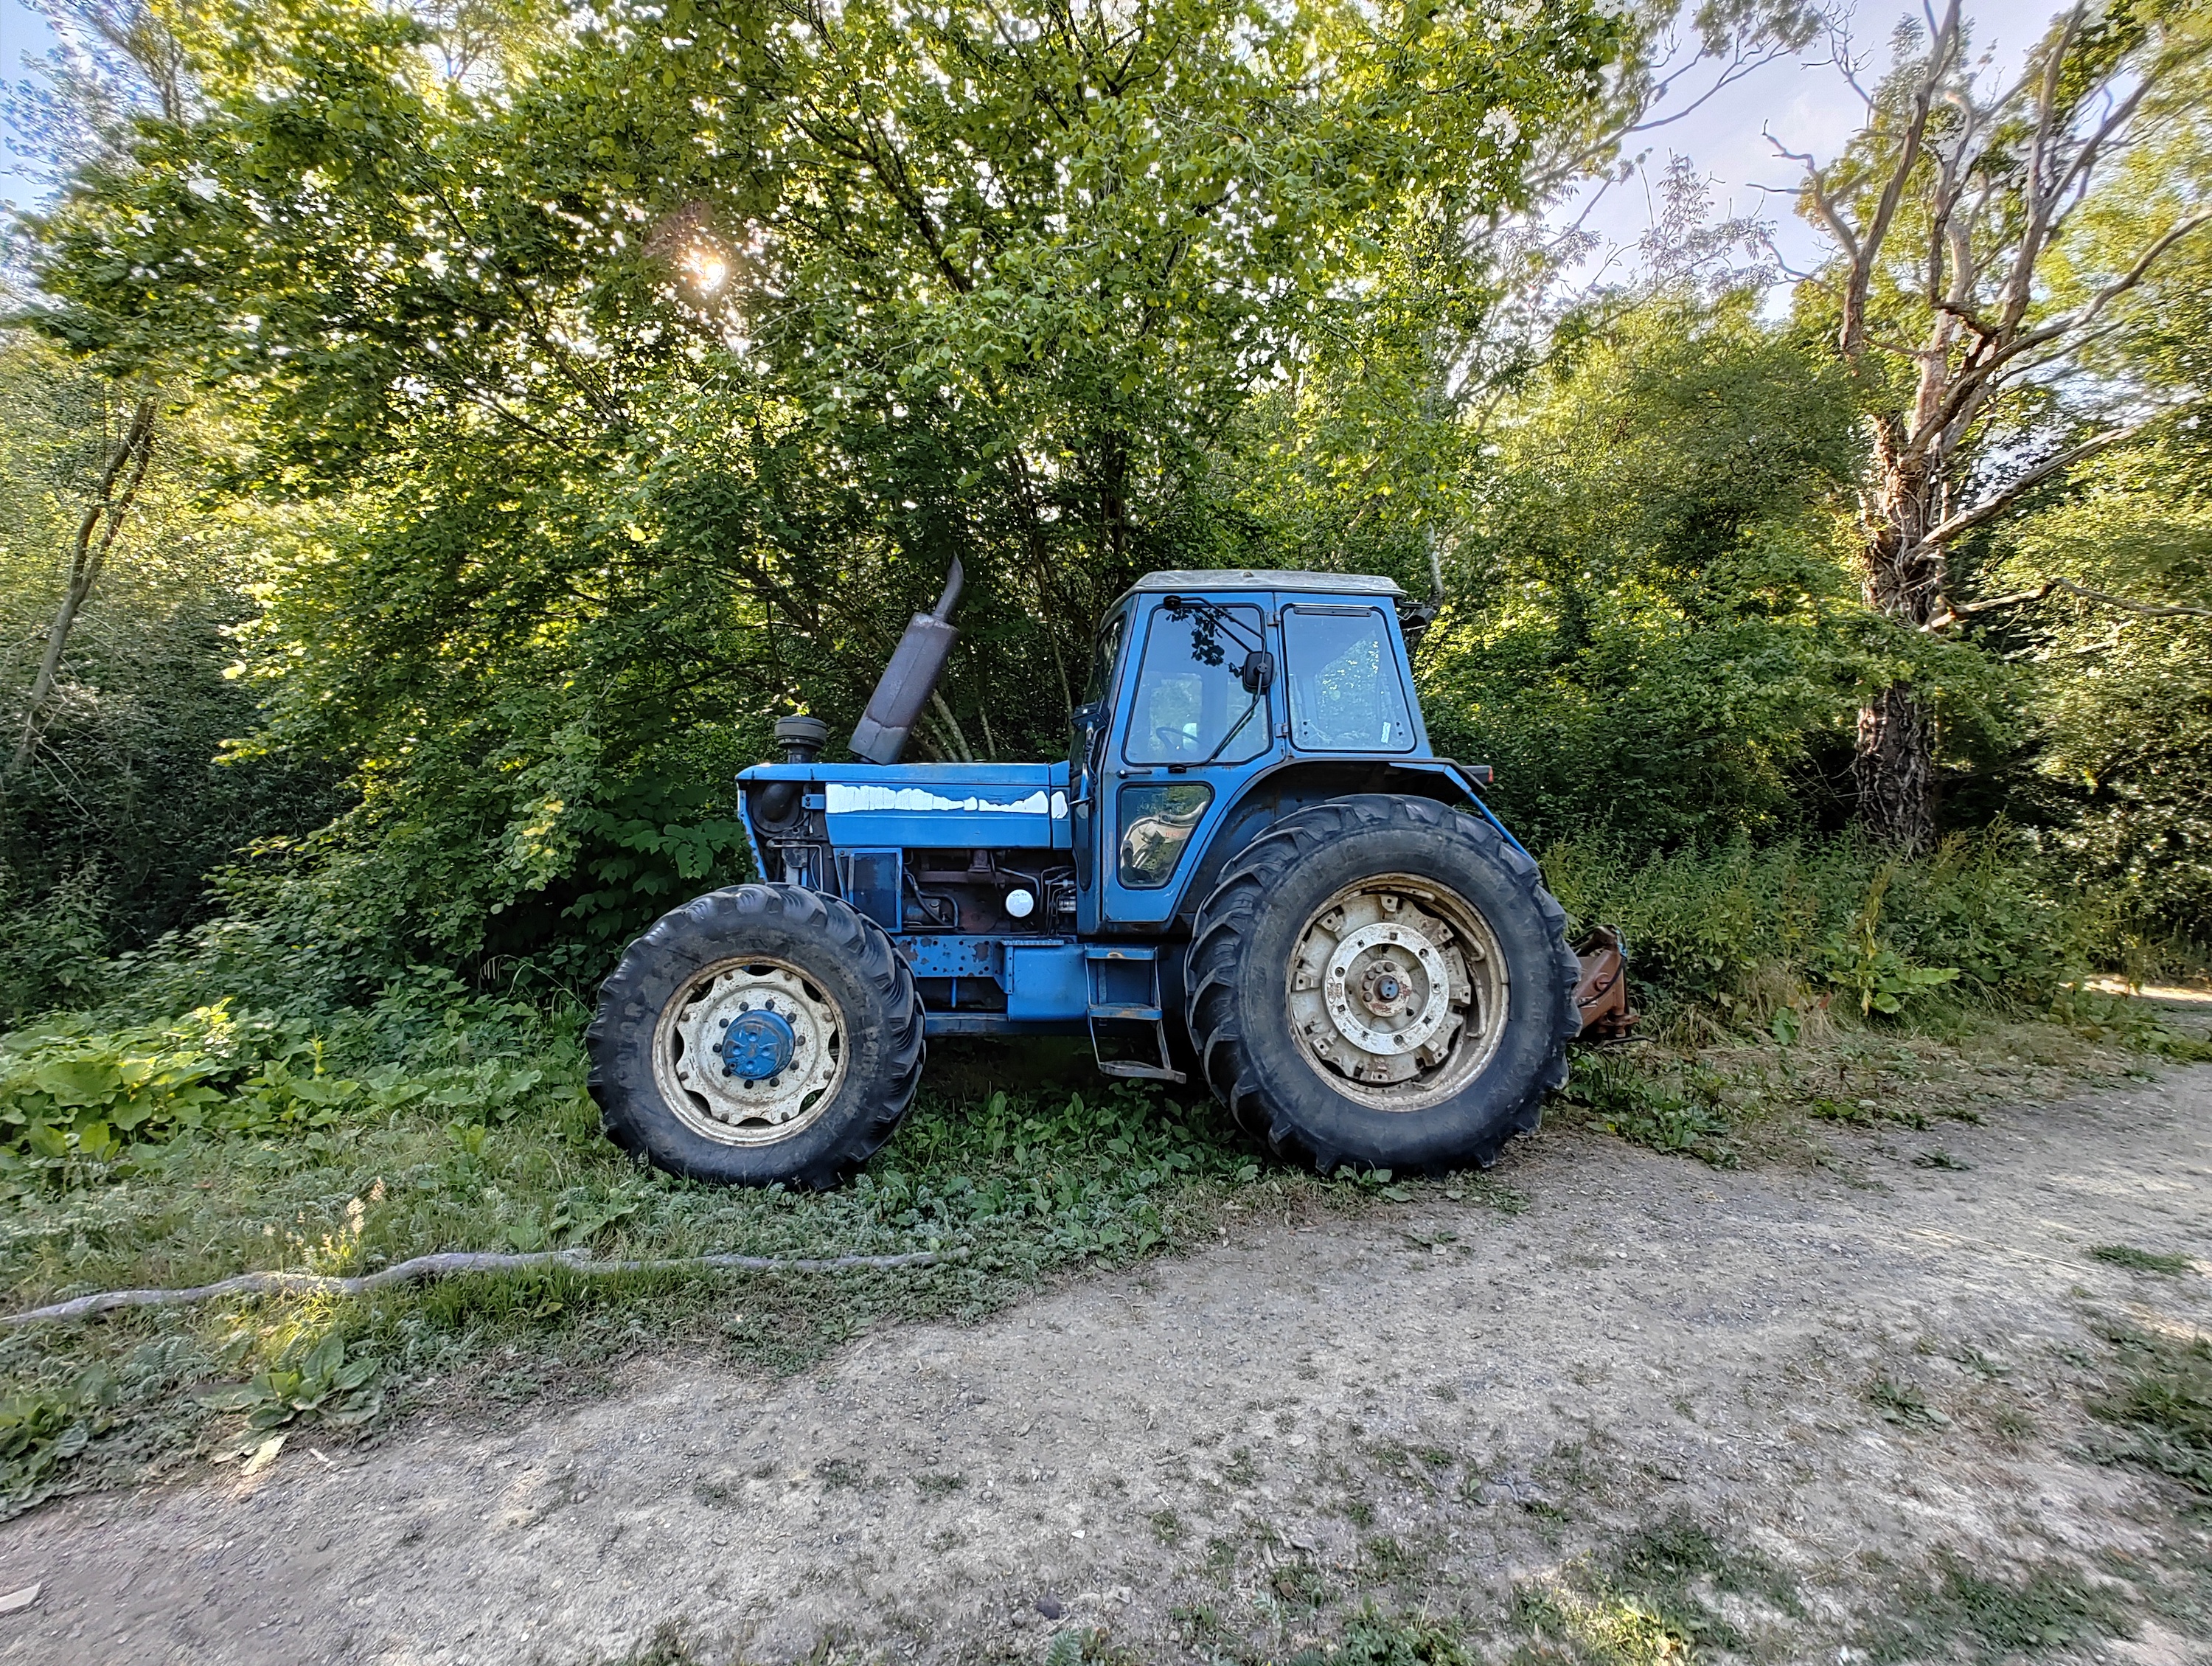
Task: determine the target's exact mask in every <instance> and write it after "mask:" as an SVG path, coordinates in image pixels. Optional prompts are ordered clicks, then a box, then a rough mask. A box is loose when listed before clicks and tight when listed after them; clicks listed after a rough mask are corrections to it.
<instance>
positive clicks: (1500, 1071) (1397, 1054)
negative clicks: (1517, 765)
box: [1187, 793, 1581, 1174]
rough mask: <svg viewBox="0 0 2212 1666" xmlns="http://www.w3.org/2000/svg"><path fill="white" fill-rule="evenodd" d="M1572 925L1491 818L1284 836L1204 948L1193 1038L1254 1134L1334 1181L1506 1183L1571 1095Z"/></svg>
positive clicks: (1220, 908) (1271, 844)
mask: <svg viewBox="0 0 2212 1666" xmlns="http://www.w3.org/2000/svg"><path fill="white" fill-rule="evenodd" d="M1577 970H1578V967H1577V962H1576V959H1575V957H1574V954H1573V952H1572V951H1571V950H1570V949H1569V948H1568V946H1567V942H1566V915H1565V911H1564V910H1563V909H1561V908H1560V907H1559V903H1557V902H1556V901H1555V900H1554V899H1553V897H1552V896H1551V894H1550V893H1549V892H1548V891H1546V890H1545V889H1544V886H1543V882H1542V879H1541V876H1540V875H1539V874H1538V873H1537V871H1536V864H1535V863H1534V861H1532V860H1530V859H1529V858H1528V855H1527V854H1525V853H1523V852H1522V851H1521V850H1520V849H1519V848H1516V846H1514V845H1513V844H1512V843H1511V842H1509V841H1508V840H1506V839H1505V838H1504V836H1501V835H1500V834H1499V833H1498V830H1497V829H1496V828H1494V827H1493V826H1492V825H1491V824H1490V823H1489V822H1488V821H1486V819H1484V818H1481V817H1480V816H1472V815H1467V814H1463V813H1462V812H1458V811H1455V810H1453V809H1450V808H1449V807H1447V806H1443V805H1440V804H1437V803H1435V802H1433V801H1431V800H1427V799H1415V798H1398V797H1393V796H1389V795H1385V794H1382V793H1362V794H1359V795H1357V796H1350V797H1346V798H1340V799H1331V800H1328V801H1327V802H1325V803H1322V804H1316V805H1310V806H1307V807H1305V808H1304V809H1302V810H1298V811H1295V812H1292V813H1291V814H1290V815H1288V816H1285V818H1283V819H1282V820H1280V821H1279V822H1277V823H1275V824H1273V826H1272V827H1270V828H1268V829H1267V831H1266V832H1264V833H1262V834H1261V835H1260V836H1258V837H1257V838H1255V839H1254V840H1253V841H1252V842H1251V843H1250V844H1249V845H1247V846H1246V847H1245V848H1243V850H1242V851H1240V852H1238V853H1237V854H1236V855H1235V856H1233V857H1231V859H1230V860H1229V863H1228V865H1227V866H1226V867H1225V869H1224V871H1223V873H1222V877H1221V880H1220V883H1219V884H1218V885H1217V886H1216V888H1215V889H1214V891H1212V894H1211V895H1210V896H1208V897H1207V898H1206V901H1205V903H1203V904H1202V905H1200V909H1199V911H1198V917H1197V921H1196V922H1195V927H1194V931H1193V933H1192V938H1191V947H1190V956H1189V961H1188V974H1187V976H1188V986H1189V997H1188V1000H1189V1023H1190V1033H1191V1037H1192V1039H1193V1041H1194V1043H1195V1044H1196V1046H1197V1049H1198V1052H1199V1057H1200V1061H1201V1063H1202V1065H1203V1067H1204V1070H1205V1074H1206V1082H1207V1085H1209V1086H1210V1087H1212V1090H1213V1091H1214V1093H1215V1095H1216V1096H1217V1097H1219V1098H1220V1099H1221V1100H1222V1101H1223V1102H1224V1103H1225V1104H1227V1105H1228V1107H1229V1109H1230V1110H1231V1113H1232V1114H1233V1115H1234V1116H1236V1117H1237V1121H1238V1122H1240V1123H1242V1124H1243V1126H1244V1127H1246V1128H1249V1129H1250V1130H1251V1131H1252V1132H1254V1133H1255V1134H1261V1135H1262V1136H1264V1137H1265V1138H1266V1139H1267V1140H1268V1141H1269V1143H1270V1144H1272V1145H1273V1146H1274V1147H1275V1148H1276V1150H1278V1151H1279V1152H1283V1153H1285V1155H1293V1156H1300V1157H1303V1158H1306V1159H1307V1160H1310V1161H1311V1162H1312V1163H1313V1164H1314V1165H1315V1166H1316V1168H1318V1169H1319V1170H1321V1171H1322V1173H1324V1174H1327V1173H1330V1172H1333V1171H1334V1170H1335V1169H1336V1167H1337V1166H1338V1165H1339V1164H1343V1163H1352V1164H1360V1165H1371V1166H1375V1167H1381V1168H1389V1169H1410V1170H1437V1169H1445V1168H1455V1167H1464V1166H1467V1165H1468V1164H1479V1165H1482V1166H1487V1165H1488V1164H1491V1163H1492V1162H1493V1161H1494V1160H1496V1158H1497V1156H1498V1149H1499V1147H1500V1146H1503V1145H1504V1142H1505V1141H1506V1140H1507V1139H1509V1138H1510V1136H1511V1135H1513V1134H1516V1133H1521V1132H1524V1131H1527V1130H1528V1129H1532V1128H1534V1127H1535V1126H1536V1125H1537V1122H1538V1121H1539V1119H1540V1117H1541V1115H1542V1107H1543V1099H1544V1095H1545V1094H1546V1093H1547V1092H1548V1091H1551V1090H1553V1089H1554V1088H1559V1087H1563V1086H1565V1085H1566V1079H1567V1062H1566V1043H1568V1041H1570V1040H1571V1039H1572V1037H1574V1036H1575V1035H1576V1034H1577V1031H1579V1030H1580V1028H1581V1018H1580V1016H1579V1014H1578V1013H1577V1010H1576V1007H1575V980H1576V976H1577Z"/></svg>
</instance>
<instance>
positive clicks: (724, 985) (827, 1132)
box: [586, 885, 922, 1187]
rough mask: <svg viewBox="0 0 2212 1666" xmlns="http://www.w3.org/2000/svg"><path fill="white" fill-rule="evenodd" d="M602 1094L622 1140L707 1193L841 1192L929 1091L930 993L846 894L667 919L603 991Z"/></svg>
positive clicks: (789, 893)
mask: <svg viewBox="0 0 2212 1666" xmlns="http://www.w3.org/2000/svg"><path fill="white" fill-rule="evenodd" d="M586 1044H587V1045H588V1047H589V1048H590V1050H591V1058H592V1074H591V1089H592V1097H593V1098H595V1099H597V1100H598V1101H599V1111H600V1115H601V1116H602V1117H603V1118H604V1119H605V1124H606V1130H607V1133H608V1134H609V1136H610V1137H611V1138H612V1139H613V1140H614V1141H615V1143H616V1144H617V1145H619V1146H622V1147H623V1149H624V1150H626V1151H631V1152H638V1153H639V1154H641V1155H642V1156H644V1157H646V1158H648V1159H650V1160H651V1161H652V1162H653V1164H655V1165H656V1166H658V1167H660V1168H663V1169H666V1170H669V1171H671V1173H674V1174H680V1175H685V1176H688V1177H691V1178H693V1179H696V1180H715V1181H722V1182H726V1183H733V1184H738V1185H749V1186H766V1185H771V1184H774V1183H776V1182H778V1181H782V1182H785V1183H795V1182H803V1183H805V1184H807V1185H810V1186H815V1187H828V1186H833V1185H835V1184H836V1183H837V1181H838V1180H839V1178H840V1177H842V1176H843V1175H845V1174H846V1173H847V1172H848V1171H849V1170H852V1169H854V1168H856V1167H858V1166H859V1165H860V1164H862V1163H865V1162H866V1160H867V1159H868V1158H869V1157H870V1156H871V1155H872V1154H873V1153H874V1152H875V1150H876V1148H877V1147H878V1146H881V1145H882V1144H883V1143H884V1140H886V1139H888V1138H890V1132H891V1130H892V1129H893V1128H896V1126H897V1125H898V1121H899V1118H900V1117H902V1116H904V1115H905V1114H906V1109H907V1106H908V1104H909V1103H910V1102H911V1101H912V1100H913V1098H914V1091H915V1085H916V1084H917V1083H918V1082H920V1080H921V1059H922V1021H921V996H920V995H919V994H917V993H916V991H915V985H914V975H913V973H912V972H911V971H910V970H908V966H907V964H906V962H905V961H904V960H903V959H902V958H900V956H899V955H898V953H897V952H896V950H894V949H893V948H892V947H891V941H890V938H889V937H887V936H885V935H884V931H883V928H882V927H879V926H878V925H877V924H876V923H875V922H874V921H872V920H869V919H867V918H866V917H865V916H863V915H860V914H859V913H857V912H855V911H854V909H851V908H850V907H848V906H847V905H846V903H843V902H842V901H841V900H840V899H838V898H837V897H825V896H823V894H822V893H821V892H819V891H806V890H804V889H802V888H800V887H799V886H796V885H735V886H732V887H731V888H730V889H729V890H727V891H710V892H708V894H707V895H706V896H704V897H696V898H695V899H694V900H692V901H691V902H689V903H685V904H684V906H683V907H682V908H680V909H675V910H673V911H672V912H671V913H668V914H665V915H662V916H661V917H660V919H659V920H658V921H655V922H654V924H653V927H652V928H651V929H650V930H648V931H647V933H645V935H644V936H642V937H641V938H639V939H637V941H636V942H635V943H633V944H631V945H629V949H628V951H627V952H624V954H623V958H622V963H621V964H619V965H618V966H617V967H616V968H615V970H614V973H613V975H612V976H610V977H609V978H608V979H607V981H606V982H605V984H604V985H602V986H601V988H600V990H599V1012H598V1013H597V1015H596V1016H595V1017H594V1018H592V1027H591V1029H590V1031H588V1032H587V1033H586Z"/></svg>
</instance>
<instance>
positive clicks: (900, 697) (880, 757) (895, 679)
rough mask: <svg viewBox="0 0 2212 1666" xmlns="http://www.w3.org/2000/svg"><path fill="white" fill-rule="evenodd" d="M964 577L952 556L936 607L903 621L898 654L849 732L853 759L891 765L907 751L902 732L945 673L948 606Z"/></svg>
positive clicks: (951, 637) (951, 635) (950, 635)
mask: <svg viewBox="0 0 2212 1666" xmlns="http://www.w3.org/2000/svg"><path fill="white" fill-rule="evenodd" d="M965 576H966V575H964V574H963V572H962V571H961V568H960V558H959V557H958V556H954V557H953V558H952V570H951V572H949V573H947V574H946V575H945V593H944V594H943V595H941V596H939V598H938V599H937V606H936V607H935V608H934V609H933V611H930V612H927V613H917V614H915V616H914V617H913V618H911V619H910V620H908V622H907V627H906V635H903V636H902V637H900V638H899V645H898V652H896V654H892V655H891V662H890V664H889V665H888V666H884V675H883V680H882V681H881V682H879V683H878V684H876V691H875V693H874V694H872V695H871V696H869V697H868V709H867V711H866V713H865V714H862V716H861V718H860V727H858V728H856V729H854V731H853V755H854V757H863V758H866V760H867V761H868V762H869V763H897V762H898V761H899V754H900V753H901V752H902V751H905V750H906V737H907V733H908V730H910V729H912V728H913V727H914V726H915V724H916V723H918V722H920V721H921V712H922V708H923V707H925V706H927V704H928V703H929V696H931V695H933V694H934V693H936V692H937V679H938V678H939V677H941V676H943V675H944V673H945V657H946V656H947V655H948V654H951V652H952V644H953V643H954V642H956V641H958V640H959V637H960V632H959V631H958V630H957V629H956V628H955V627H954V625H953V623H952V609H953V606H954V605H955V604H957V602H958V601H959V599H960V586H961V583H962V581H963V579H964V577H965Z"/></svg>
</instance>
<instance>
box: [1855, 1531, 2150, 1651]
mask: <svg viewBox="0 0 2212 1666" xmlns="http://www.w3.org/2000/svg"><path fill="white" fill-rule="evenodd" d="M1899 1606H1900V1608H1902V1610H1903V1614H1902V1617H1901V1619H1899V1620H1893V1621H1888V1622H1886V1623H1884V1624H1883V1625H1881V1626H1879V1627H1878V1628H1877V1629H1876V1630H1875V1632H1874V1633H1873V1634H1872V1635H1870V1636H1868V1637H1865V1638H1863V1639H1860V1645H1861V1646H1862V1647H1863V1648H1864V1649H1865V1650H1866V1651H1867V1652H1868V1653H1869V1655H1870V1656H1871V1657H1873V1658H1874V1659H1875V1661H1877V1662H1881V1663H1884V1666H1887V1663H1891V1662H1900V1663H1901V1662H1904V1661H1908V1660H1924V1659H1928V1658H1929V1657H1931V1656H1935V1657H1941V1656H1942V1655H1947V1654H1954V1653H1955V1651H1956V1650H1957V1647H1958V1645H1960V1644H1962V1643H1963V1644H1970V1645H1973V1650H1974V1655H1973V1657H1974V1658H1976V1659H1978V1660H1980V1661H1984V1662H1989V1663H1995V1662H1997V1661H2002V1660H2016V1659H2019V1658H2021V1657H2022V1656H2026V1657H2030V1658H2038V1657H2045V1656H2048V1655H2050V1654H2051V1653H2053V1652H2055V1651H2060V1650H2064V1649H2067V1648H2069V1647H2073V1648H2079V1647H2080V1646H2081V1645H2084V1644H2091V1643H2094V1642H2096V1641H2098V1640H2100V1639H2106V1638H2121V1637H2132V1636H2133V1635H2135V1632H2136V1622H2135V1617H2134V1615H2133V1614H2132V1613H2131V1612H2130V1596H2129V1593H2128V1592H2127V1590H2126V1588H2125V1587H2124V1586H2119V1585H2109V1584H2107V1585H2100V1584H2089V1583H2088V1582H2087V1581H2086V1580H2084V1579H2083V1578H2081V1576H2080V1575H2079V1574H2077V1573H2075V1572H2074V1571H2073V1570H2072V1569H2070V1568H2068V1567H2065V1566H2059V1565H2051V1566H2042V1567H2036V1568H2032V1569H2030V1570H2028V1571H2027V1576H2026V1577H2025V1578H2021V1579H2016V1580H2015V1579H2008V1578H2001V1577H1996V1576H1993V1575H1990V1574H1987V1573H1984V1572H1979V1571H1978V1570H1977V1569H1975V1568H1973V1567H1971V1566H1968V1565H1967V1564H1966V1563H1965V1562H1963V1561H1961V1560H1959V1558H1958V1557H1957V1556H1955V1555H1954V1554H1951V1553H1950V1552H1948V1551H1938V1552H1937V1553H1936V1569H1935V1572H1934V1574H1933V1577H1932V1578H1929V1579H1928V1580H1926V1582H1925V1583H1921V1584H1916V1585H1915V1586H1913V1587H1909V1588H1908V1589H1907V1590H1905V1591H1904V1592H1903V1593H1901V1595H1900V1602H1899Z"/></svg>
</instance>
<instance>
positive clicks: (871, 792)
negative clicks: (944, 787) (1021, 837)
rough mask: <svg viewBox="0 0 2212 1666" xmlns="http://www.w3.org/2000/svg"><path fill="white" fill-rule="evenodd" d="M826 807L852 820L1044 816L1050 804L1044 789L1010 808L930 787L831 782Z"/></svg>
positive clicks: (1011, 805)
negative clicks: (875, 815) (896, 815)
mask: <svg viewBox="0 0 2212 1666" xmlns="http://www.w3.org/2000/svg"><path fill="white" fill-rule="evenodd" d="M824 807H825V808H826V809H827V810H828V811H829V813H830V814H831V815H833V816H851V815H859V814H862V813H865V812H869V811H876V812H883V811H903V812H911V811H922V812H927V813H929V814H932V815H945V814H947V813H951V814H955V815H976V814H985V815H1008V816H1042V815H1047V814H1049V813H1050V811H1051V800H1049V799H1048V798H1047V797H1046V796H1045V793H1044V791H1043V789H1042V788H1039V789H1038V790H1037V791H1036V792H1034V793H1030V795H1029V796H1028V797H1027V798H1024V799H1016V800H1014V801H1013V802H1012V803H1011V804H1008V803H1006V802H1004V801H1002V800H998V799H981V798H977V797H975V795H973V794H972V793H971V794H969V796H968V797H966V798H954V797H952V796H951V794H950V793H933V792H931V791H930V790H929V788H927V787H873V786H866V785H861V784H860V783H856V782H846V781H831V782H829V786H828V788H827V793H826V797H825V799H824Z"/></svg>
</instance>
